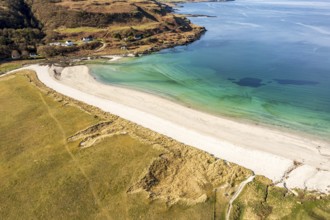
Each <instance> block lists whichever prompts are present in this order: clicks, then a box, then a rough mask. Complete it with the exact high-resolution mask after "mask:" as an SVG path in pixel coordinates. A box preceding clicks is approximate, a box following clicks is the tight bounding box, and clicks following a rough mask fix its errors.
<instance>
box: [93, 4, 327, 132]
mask: <svg viewBox="0 0 330 220" xmlns="http://www.w3.org/2000/svg"><path fill="white" fill-rule="evenodd" d="M180 11H181V12H182V13H196V14H207V15H216V16H217V17H215V18H213V17H212V18H192V19H191V20H192V21H193V22H194V23H198V24H200V25H203V26H205V27H206V28H207V29H208V32H207V33H206V34H205V35H204V36H203V37H202V39H201V40H199V41H197V42H195V43H193V44H191V45H189V46H184V47H177V48H175V49H169V50H165V51H162V52H160V53H157V54H153V55H149V56H144V57H141V58H133V59H131V60H129V61H126V62H120V63H116V64H102V65H97V64H94V65H90V68H91V70H92V73H93V75H94V76H95V77H96V78H97V79H98V80H100V81H101V82H104V83H111V84H115V85H119V86H125V87H129V88H134V89H138V90H142V91H146V92H150V93H154V94H157V95H160V96H163V97H166V98H169V99H172V100H175V101H177V102H180V103H182V104H185V105H188V106H191V107H193V108H196V109H199V110H203V111H207V112H211V113H213V114H220V115H225V116H229V117H235V118H239V119H249V120H252V121H255V122H258V123H266V124H271V125H275V126H280V127H285V128H289V129H294V130H299V131H305V132H308V133H311V134H316V135H320V136H323V137H326V138H329V136H330V135H329V134H330V2H329V3H328V2H326V1H318V2H313V3H310V2H309V1H282V0H275V1H267V2H266V1H251V0H247V1H235V2H227V3H194V4H184V7H183V8H180Z"/></svg>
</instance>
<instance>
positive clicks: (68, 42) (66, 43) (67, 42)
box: [65, 40, 73, 47]
mask: <svg viewBox="0 0 330 220" xmlns="http://www.w3.org/2000/svg"><path fill="white" fill-rule="evenodd" d="M65 46H67V47H71V46H73V42H72V41H71V40H67V41H65Z"/></svg>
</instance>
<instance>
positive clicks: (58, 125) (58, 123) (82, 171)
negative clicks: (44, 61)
mask: <svg viewBox="0 0 330 220" xmlns="http://www.w3.org/2000/svg"><path fill="white" fill-rule="evenodd" d="M39 95H40V99H41V101H42V103H43V104H44V106H45V107H46V109H47V112H48V114H49V116H50V117H51V118H52V119H53V120H54V121H55V122H56V125H57V127H58V129H59V130H60V131H61V134H62V140H63V145H64V146H65V149H66V151H67V152H68V154H69V155H70V157H71V159H72V160H73V162H74V163H75V165H76V166H77V167H78V168H79V170H80V172H81V173H82V175H83V176H84V178H85V179H86V181H87V182H88V186H89V189H90V191H91V193H92V195H93V197H94V201H95V203H96V204H97V205H98V206H99V208H100V209H101V210H102V212H103V213H104V215H105V216H106V217H107V219H112V218H111V217H110V215H109V213H108V211H107V210H106V209H105V208H104V207H103V206H102V203H101V200H100V199H99V198H98V196H97V193H96V192H95V190H94V188H93V186H92V183H91V181H90V179H89V178H88V176H87V174H86V172H85V170H84V169H83V167H82V166H81V165H80V163H79V161H78V160H77V158H76V157H75V156H74V154H73V153H72V152H71V151H70V148H69V146H68V144H67V141H66V134H65V131H64V129H63V127H62V125H61V123H60V122H59V121H58V119H57V118H56V117H55V116H54V114H53V113H52V111H51V109H50V108H49V106H48V105H47V102H46V101H45V99H44V97H43V96H42V94H41V93H40V92H39Z"/></svg>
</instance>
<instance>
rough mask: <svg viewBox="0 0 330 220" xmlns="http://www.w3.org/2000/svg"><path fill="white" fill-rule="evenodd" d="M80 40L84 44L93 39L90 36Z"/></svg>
mask: <svg viewBox="0 0 330 220" xmlns="http://www.w3.org/2000/svg"><path fill="white" fill-rule="evenodd" d="M81 40H82V41H83V42H84V43H88V42H91V41H93V37H92V36H88V37H83V38H82V39H81Z"/></svg>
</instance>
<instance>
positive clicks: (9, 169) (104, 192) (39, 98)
mask: <svg viewBox="0 0 330 220" xmlns="http://www.w3.org/2000/svg"><path fill="white" fill-rule="evenodd" d="M0 103H1V106H0V116H1V120H0V130H1V132H0V158H1V159H0V179H1V181H0V219H22V218H23V219H139V218H142V219H210V218H211V217H212V215H213V204H212V202H213V200H212V199H210V200H208V201H207V202H206V203H202V204H198V205H195V206H191V207H187V206H185V205H180V204H176V205H173V206H172V207H168V206H167V204H166V203H165V202H162V201H150V200H149V199H148V198H147V194H146V193H143V192H141V193H134V194H128V193H127V189H128V188H129V186H130V185H131V184H132V183H133V182H134V181H136V180H137V178H139V176H140V175H141V173H142V171H143V170H144V169H146V168H147V167H148V165H149V164H150V163H151V161H152V160H153V158H154V157H156V156H158V155H159V154H161V153H163V152H161V151H160V150H157V149H154V148H152V147H151V146H149V145H147V144H143V143H141V142H139V141H138V140H136V139H134V138H132V137H130V136H129V135H116V136H113V137H108V138H105V139H104V140H103V141H101V142H99V143H98V144H97V145H96V146H93V147H91V148H87V149H80V148H79V147H78V143H77V142H72V143H68V142H67V137H69V136H71V135H73V134H75V133H76V132H77V131H79V130H81V129H84V128H86V127H88V126H90V125H93V124H95V123H97V122H99V121H100V119H99V118H96V117H94V116H93V115H91V114H88V113H86V112H84V111H83V110H81V109H79V108H77V107H75V106H71V105H70V104H68V103H63V102H62V101H55V100H54V98H52V97H51V96H50V95H47V94H46V93H45V92H43V91H41V90H39V89H38V88H37V87H36V86H35V85H33V84H31V83H30V79H29V78H28V77H26V76H25V74H17V75H15V76H14V75H11V76H6V77H3V78H0Z"/></svg>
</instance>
